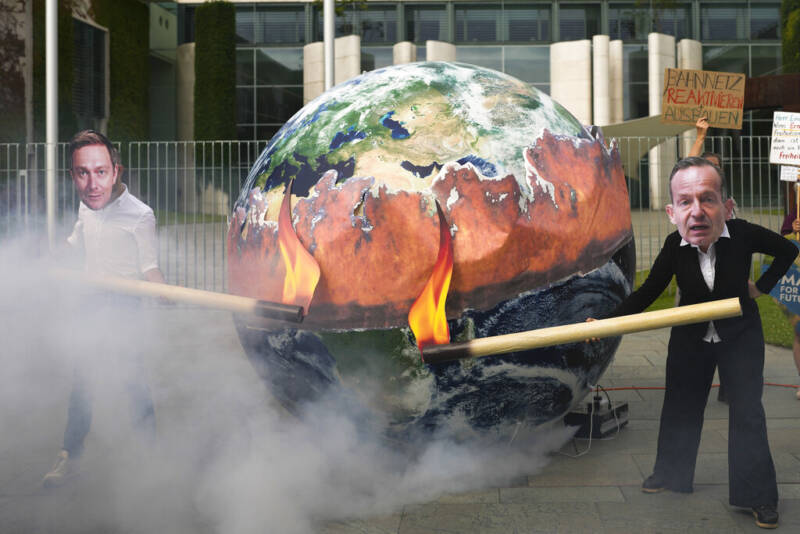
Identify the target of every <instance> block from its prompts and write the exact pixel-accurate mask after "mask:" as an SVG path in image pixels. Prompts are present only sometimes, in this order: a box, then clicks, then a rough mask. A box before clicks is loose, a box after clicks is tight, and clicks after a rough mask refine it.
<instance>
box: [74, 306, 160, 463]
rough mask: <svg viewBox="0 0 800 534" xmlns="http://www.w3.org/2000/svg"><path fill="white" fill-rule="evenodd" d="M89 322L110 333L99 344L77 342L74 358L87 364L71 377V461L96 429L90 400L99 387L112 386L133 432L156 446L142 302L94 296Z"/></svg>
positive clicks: (87, 311)
mask: <svg viewBox="0 0 800 534" xmlns="http://www.w3.org/2000/svg"><path fill="white" fill-rule="evenodd" d="M82 313H84V314H86V316H87V317H88V319H87V321H89V322H91V321H95V322H96V324H99V325H103V327H105V328H109V330H108V331H107V332H106V333H105V334H104V335H102V336H100V337H99V339H98V338H97V337H96V336H92V335H84V336H78V342H80V343H82V345H80V346H79V348H77V349H76V352H78V353H81V354H83V355H85V358H84V359H83V360H81V361H80V364H79V365H77V366H76V369H75V371H74V372H73V375H72V390H71V392H70V395H69V405H68V408H67V427H66V429H65V430H64V443H63V445H62V448H63V449H64V450H65V451H67V452H68V453H69V455H70V457H71V458H77V457H79V456H80V455H81V453H82V452H83V442H84V439H85V438H86V435H87V434H88V433H89V429H90V428H91V426H92V397H93V394H92V393H93V390H94V389H95V386H96V385H97V384H99V383H100V382H101V381H102V382H108V381H112V382H110V383H112V384H114V385H115V387H116V386H117V385H118V386H119V388H120V389H121V390H124V392H125V393H126V394H127V396H128V401H129V403H128V406H129V412H130V419H131V422H132V425H133V427H134V429H135V430H137V431H138V432H139V435H140V436H141V437H143V438H144V439H145V441H147V442H149V443H153V442H154V441H155V435H156V412H155V406H154V404H153V398H152V396H151V395H150V387H149V386H148V383H147V372H146V370H145V365H144V358H143V355H142V350H141V348H140V345H141V344H142V339H141V338H142V336H146V335H147V332H146V331H142V330H141V329H140V327H141V325H142V324H143V320H142V317H141V307H140V302H139V299H137V298H131V297H125V296H118V295H95V296H93V297H92V298H91V299H90V300H89V301H88V302H87V303H86V304H85V307H84V308H83V309H82Z"/></svg>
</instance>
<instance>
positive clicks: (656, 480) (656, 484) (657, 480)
mask: <svg viewBox="0 0 800 534" xmlns="http://www.w3.org/2000/svg"><path fill="white" fill-rule="evenodd" d="M665 489H667V486H666V484H665V483H664V480H663V479H662V478H661V477H660V476H658V475H656V474H655V473H653V474H652V475H650V476H649V477H647V478H646V479H644V482H642V491H643V492H644V493H659V492H662V491H664V490H665Z"/></svg>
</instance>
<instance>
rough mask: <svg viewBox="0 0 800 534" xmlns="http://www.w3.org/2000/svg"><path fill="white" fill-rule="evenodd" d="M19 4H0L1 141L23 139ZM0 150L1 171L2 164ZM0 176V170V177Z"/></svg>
mask: <svg viewBox="0 0 800 534" xmlns="http://www.w3.org/2000/svg"><path fill="white" fill-rule="evenodd" d="M22 7H23V6H21V5H20V4H6V5H3V4H0V65H2V66H3V67H2V68H3V71H2V76H3V78H2V82H0V143H19V142H21V141H24V140H25V77H24V76H23V73H22V66H21V64H20V62H19V61H18V59H19V58H20V57H21V56H24V55H25V40H24V39H23V38H22V36H20V35H19V34H18V33H17V27H16V20H17V18H16V17H17V16H20V17H21V16H22V14H23V10H22ZM3 163H4V160H3V153H2V151H0V173H2V169H4V168H5V165H3ZM2 179H3V176H2V174H0V181H2Z"/></svg>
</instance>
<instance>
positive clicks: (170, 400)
mask: <svg viewBox="0 0 800 534" xmlns="http://www.w3.org/2000/svg"><path fill="white" fill-rule="evenodd" d="M155 313H156V314H157V315H158V328H159V329H160V332H161V335H162V344H166V345H168V347H167V348H166V349H164V350H163V351H160V352H159V351H155V352H154V353H153V354H152V355H151V356H150V357H151V360H150V361H149V362H148V364H149V365H150V366H151V369H152V372H151V375H152V384H153V389H154V397H155V400H156V404H157V410H158V416H159V432H160V435H163V434H166V438H167V439H168V438H169V436H170V435H177V434H180V433H184V434H185V433H187V432H190V431H191V430H190V428H191V426H190V421H191V422H193V423H194V424H196V423H197V422H198V420H199V421H205V420H210V419H211V418H212V416H214V415H218V414H215V410H218V409H219V408H218V407H219V406H223V405H228V406H230V405H231V403H230V402H220V400H231V399H235V401H234V402H233V405H234V408H235V409H234V408H230V407H229V408H227V410H229V411H230V413H224V414H222V415H223V416H226V417H228V416H230V417H232V418H235V417H237V413H236V412H239V413H252V412H253V411H257V410H263V409H265V407H267V406H270V405H271V404H272V403H271V401H270V398H269V397H268V395H267V394H266V392H265V390H264V388H263V386H262V385H261V383H260V381H259V380H258V379H257V378H256V377H255V375H254V373H253V372H252V369H251V368H250V365H249V363H248V362H247V361H246V359H245V357H244V355H243V354H242V349H241V347H240V346H239V343H238V339H237V338H236V335H235V331H234V329H233V325H232V322H231V320H230V317H229V316H227V315H226V314H220V313H215V312H205V311H198V310H185V309H180V308H178V309H172V310H170V309H166V310H161V309H158V310H156V312H155ZM667 336H668V331H667V330H659V331H654V332H650V333H641V334H632V335H629V336H627V337H626V338H625V339H624V340H623V343H622V345H621V348H620V350H619V351H618V353H617V356H616V359H615V361H614V363H613V365H612V366H611V367H610V368H609V370H608V371H607V372H606V374H605V376H604V377H603V379H602V381H601V385H603V386H605V387H625V386H661V385H663V379H664V364H665V355H666V342H667ZM165 351H166V352H165ZM220 361H222V362H224V366H222V367H221V366H220V365H219V362H220ZM211 362H215V363H214V365H212V364H211ZM765 375H766V379H767V380H768V381H770V382H776V383H788V384H798V377H797V372H796V371H795V369H794V365H793V363H792V358H791V353H790V351H789V350H787V349H778V348H774V347H767V358H766V372H765ZM28 377H29V379H30V383H31V387H42V385H46V386H47V387H49V388H50V390H51V391H50V392H49V393H51V394H50V395H47V396H46V398H45V397H43V396H41V395H40V396H39V397H37V398H41V399H42V400H40V401H38V402H30V400H28V402H27V403H26V405H25V406H24V410H23V409H20V408H19V407H17V408H14V407H9V406H5V407H2V408H0V410H5V412H0V414H2V413H5V415H6V417H5V418H4V419H0V421H6V422H7V423H6V425H5V426H6V427H5V428H3V429H2V430H0V432H1V433H2V434H0V533H3V534H10V533H17V532H19V533H26V534H27V533H34V532H35V533H39V532H42V533H50V532H59V533H73V532H74V533H83V532H90V533H95V532H96V533H101V532H102V533H115V532H124V533H128V532H130V533H133V532H170V533H172V532H187V533H188V532H202V533H206V532H208V533H211V532H223V533H226V534H227V533H228V532H233V533H236V534H238V532H247V533H249V532H269V531H270V530H262V529H260V528H258V525H244V526H242V525H241V524H237V523H236V521H232V522H228V523H224V522H223V523H216V524H211V523H209V522H208V520H207V519H206V518H207V514H205V513H200V512H199V511H198V506H199V504H198V502H202V501H198V499H197V498H196V496H192V495H188V493H191V492H189V491H187V485H186V484H185V483H184V482H185V480H190V478H189V477H188V475H187V478H186V479H185V480H184V479H182V477H181V476H176V475H175V474H174V473H171V474H170V475H169V477H170V478H168V479H163V480H158V484H157V486H158V488H159V491H151V492H148V491H147V488H144V489H142V488H139V491H138V492H136V491H134V490H131V489H130V488H127V489H126V488H125V484H124V483H120V482H121V481H120V480H118V479H115V478H113V477H111V476H108V475H106V474H104V473H105V470H104V469H103V468H102V467H103V466H106V467H109V466H111V467H117V468H118V467H119V463H120V462H123V463H124V462H128V464H127V465H128V468H129V469H131V470H132V471H140V470H142V469H146V467H145V466H146V465H147V461H146V460H145V459H143V458H140V457H137V456H136V455H135V454H133V455H130V454H129V453H127V452H126V457H125V458H124V459H121V458H119V457H117V456H115V454H114V451H115V450H117V449H115V442H114V441H113V439H112V438H108V437H103V434H104V433H103V424H104V423H103V420H104V417H106V418H108V416H107V415H106V416H104V415H103V413H102V412H103V409H102V407H99V409H98V411H99V412H100V413H98V414H97V416H96V420H97V422H96V424H95V427H93V432H92V433H91V434H90V438H89V440H88V442H87V453H86V454H87V456H90V457H92V458H93V459H94V460H93V461H92V467H93V469H92V470H91V472H89V473H86V474H82V475H81V476H79V477H76V480H74V481H73V482H71V484H69V485H68V486H66V487H64V488H60V489H58V490H44V489H43V488H42V487H41V485H40V480H41V476H42V474H43V473H44V472H46V471H47V470H48V469H49V467H50V465H51V462H52V461H53V458H54V456H55V454H56V452H57V451H58V445H59V441H60V435H61V433H62V432H63V425H64V417H65V413H64V412H65V404H64V401H65V399H66V396H67V395H68V383H69V380H68V374H67V373H66V371H65V370H64V369H54V368H52V366H40V367H35V366H34V367H33V368H32V370H31V371H30V373H29V374H28ZM209 383H215V384H219V386H218V387H213V388H209V387H208V386H207V384H209ZM229 383H236V384H237V385H238V386H237V387H239V388H242V387H244V388H245V389H247V388H249V389H251V394H250V395H248V396H247V397H237V396H235V395H234V392H230V391H226V388H225V384H229ZM176 384H177V385H178V386H179V387H175V385H176ZM201 384H205V385H203V386H199V385H201ZM243 384H244V386H243ZM168 385H170V386H172V387H169V388H168V387H167V386H168ZM167 392H168V393H167ZM610 395H611V397H612V399H613V400H614V401H625V402H628V404H629V407H630V420H629V424H628V425H627V426H626V427H624V428H623V429H622V430H621V431H620V432H619V434H618V435H617V436H616V437H614V438H613V439H607V440H595V441H593V442H592V443H591V449H590V450H589V451H588V452H587V453H586V454H583V455H582V456H580V457H577V458H572V457H568V456H565V455H562V454H557V453H553V454H551V455H550V457H549V463H547V465H546V466H545V467H544V468H543V469H542V470H541V471H539V472H536V473H519V476H518V477H516V478H513V479H512V480H510V481H508V482H506V483H505V484H503V485H502V487H480V486H477V487H475V488H474V489H473V490H472V491H470V492H468V493H458V494H445V495H441V496H440V497H439V498H437V499H436V500H433V501H430V502H424V503H422V504H409V505H405V506H401V507H398V508H396V509H394V510H393V513H389V514H382V515H379V516H368V515H362V516H361V517H355V518H351V519H347V520H339V521H323V520H318V521H316V522H313V523H311V524H313V525H314V526H313V528H312V530H314V531H317V532H322V533H326V534H344V533H376V534H378V533H380V534H385V533H397V534H412V533H426V534H427V533H498V534H506V533H512V532H514V533H516V532H520V533H521V532H581V533H582V532H600V533H602V532H608V533H612V532H613V533H625V532H631V533H633V532H636V533H648V532H653V533H655V532H681V533H685V532H697V533H701V532H702V533H706V532H725V533H728V532H755V531H760V529H757V527H755V525H754V523H753V519H752V516H751V515H750V514H749V512H747V511H742V510H738V509H734V508H731V507H730V506H728V504H727V467H726V465H727V407H726V405H724V404H721V403H719V402H717V401H716V400H715V394H714V391H712V398H711V399H710V400H709V403H708V407H707V410H706V423H705V427H704V430H703V438H702V443H701V446H700V455H699V458H698V462H697V475H696V486H695V492H694V493H693V494H691V495H679V494H673V493H662V494H656V495H646V494H643V493H641V491H640V489H639V486H640V484H641V482H642V480H643V479H644V477H645V476H647V475H648V474H649V473H650V471H651V469H652V465H653V462H654V457H655V442H656V433H657V424H658V415H659V411H660V407H661V401H662V396H663V393H662V391H661V390H657V389H653V390H625V391H612V392H610ZM47 399H50V400H47ZM764 405H765V409H766V413H767V417H768V427H769V438H770V443H771V447H772V453H773V457H774V460H775V463H776V468H777V473H778V482H779V484H780V487H779V490H780V494H781V502H780V507H779V510H780V512H781V529H782V530H783V531H785V532H798V531H800V418H798V413H800V401H797V400H795V397H794V390H793V389H788V388H783V387H766V388H765V392H764ZM15 409H16V410H18V414H17V415H18V416H17V417H16V418H15V417H9V416H8V414H9V412H12V411H13V410H15ZM12 415H13V414H12ZM117 444H118V443H117ZM204 446H207V447H213V446H214V444H213V443H210V444H209V443H205V444H204ZM587 447H588V443H587V442H586V441H584V440H580V441H577V442H575V443H572V442H570V443H567V444H566V445H565V446H564V447H563V449H562V450H561V452H562V453H565V454H574V453H575V451H576V449H577V450H581V451H582V450H585V449H586V448H587ZM126 450H127V449H126ZM112 471H114V472H116V473H119V470H118V469H115V470H112ZM123 472H124V471H123ZM176 472H177V473H181V472H182V471H181V468H180V466H179V468H178V469H176ZM185 472H186V473H188V472H189V471H188V470H187V471H185ZM165 477H166V475H165ZM155 478H156V479H157V478H158V477H155ZM309 484H313V481H310V482H309ZM165 488H166V489H167V490H168V491H164V489H165ZM170 488H172V490H171V491H170ZM231 491H232V492H235V491H237V490H236V488H231ZM255 494H256V496H257V497H258V500H260V501H261V502H263V503H264V506H268V505H269V504H270V502H271V501H274V502H276V503H278V504H279V505H282V504H281V503H283V501H280V500H277V498H276V496H275V495H273V494H265V495H260V494H259V493H258V491H255ZM165 511H169V512H170V513H164V514H162V513H161V512H165ZM161 515H163V516H164V517H168V518H170V519H169V520H164V522H163V523H159V520H158V519H157V518H158V517H160V516H161ZM176 517H178V518H179V519H175V518H176ZM298 529H299V530H298V531H301V530H302V528H301V527H298ZM290 530H292V529H287V530H285V531H287V532H288V531H290ZM271 531H272V532H277V530H275V529H272V530H271Z"/></svg>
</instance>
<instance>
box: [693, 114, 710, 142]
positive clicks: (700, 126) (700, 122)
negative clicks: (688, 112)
mask: <svg viewBox="0 0 800 534" xmlns="http://www.w3.org/2000/svg"><path fill="white" fill-rule="evenodd" d="M694 127H695V129H696V130H697V137H701V136H702V137H703V139H705V137H706V134H707V133H708V117H700V118H699V119H697V122H696V123H695V124H694Z"/></svg>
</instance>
